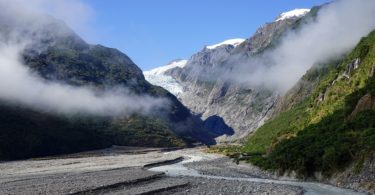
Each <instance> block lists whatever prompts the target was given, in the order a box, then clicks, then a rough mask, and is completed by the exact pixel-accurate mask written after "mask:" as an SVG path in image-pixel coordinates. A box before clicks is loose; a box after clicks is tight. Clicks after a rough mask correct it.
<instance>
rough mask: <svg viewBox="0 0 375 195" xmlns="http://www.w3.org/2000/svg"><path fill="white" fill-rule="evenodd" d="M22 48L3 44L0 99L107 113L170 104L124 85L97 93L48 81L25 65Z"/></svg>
mask: <svg viewBox="0 0 375 195" xmlns="http://www.w3.org/2000/svg"><path fill="white" fill-rule="evenodd" d="M21 51H22V47H20V46H18V45H16V44H11V45H9V44H2V45H0V89H1V90H0V99H3V100H7V101H11V102H15V103H20V104H22V105H27V106H29V107H32V108H35V109H42V110H44V111H48V112H57V113H63V114H81V113H84V114H87V113H88V114H98V115H108V116H115V115H128V114H132V113H140V114H148V113H149V112H151V111H152V110H155V109H157V108H160V107H162V106H166V105H167V104H168V102H167V101H166V100H165V99H162V98H154V97H151V96H148V95H143V96H139V95H135V94H132V93H131V92H130V91H129V90H126V89H124V88H117V89H111V90H107V91H102V92H98V91H95V90H93V89H91V88H89V87H76V86H70V85H67V84H63V83H58V82H50V81H46V80H44V79H42V78H40V77H39V76H38V75H37V74H35V73H33V72H32V71H31V70H29V69H28V68H27V67H26V66H25V65H24V64H22V59H20V55H19V54H20V52H21Z"/></svg>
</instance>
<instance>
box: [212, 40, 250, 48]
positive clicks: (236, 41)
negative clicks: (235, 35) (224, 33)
mask: <svg viewBox="0 0 375 195" xmlns="http://www.w3.org/2000/svg"><path fill="white" fill-rule="evenodd" d="M244 41H245V39H229V40H226V41H223V42H221V43H218V44H215V45H210V46H206V48H207V49H215V48H217V47H220V46H222V45H233V46H234V47H236V46H237V45H239V44H241V43H242V42H244Z"/></svg>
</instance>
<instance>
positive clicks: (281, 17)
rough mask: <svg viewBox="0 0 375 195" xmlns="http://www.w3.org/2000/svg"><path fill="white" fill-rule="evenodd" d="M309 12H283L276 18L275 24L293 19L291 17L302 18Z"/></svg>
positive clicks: (305, 10)
mask: <svg viewBox="0 0 375 195" xmlns="http://www.w3.org/2000/svg"><path fill="white" fill-rule="evenodd" d="M309 12H310V9H294V10H291V11H288V12H284V13H282V14H280V15H279V16H278V17H277V19H276V22H277V21H281V20H285V19H288V18H293V17H302V16H304V15H306V14H307V13H309Z"/></svg>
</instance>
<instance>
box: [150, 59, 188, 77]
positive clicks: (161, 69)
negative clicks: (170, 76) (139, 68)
mask: <svg viewBox="0 0 375 195" xmlns="http://www.w3.org/2000/svg"><path fill="white" fill-rule="evenodd" d="M186 63H187V60H174V61H172V62H170V63H169V64H167V65H165V66H161V67H158V68H155V69H152V70H149V71H145V72H143V74H147V75H160V74H163V73H165V72H166V71H167V70H170V69H172V68H176V67H180V68H183V67H185V65H186Z"/></svg>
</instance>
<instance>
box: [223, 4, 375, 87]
mask: <svg viewBox="0 0 375 195" xmlns="http://www.w3.org/2000/svg"><path fill="white" fill-rule="evenodd" d="M374 18H375V1H372V0H355V1H353V0H339V1H335V2H332V3H330V4H328V5H325V6H324V7H323V8H322V9H321V10H320V11H319V13H318V15H317V18H316V20H311V21H309V22H308V23H307V24H305V25H303V26H302V28H301V29H300V30H297V31H290V32H289V33H287V35H286V36H284V37H283V38H282V40H281V44H280V45H278V46H277V47H276V48H275V49H273V50H269V51H267V52H265V53H264V54H263V55H261V56H258V57H250V58H247V59H246V60H244V57H243V56H234V57H233V58H232V59H230V60H229V61H228V63H229V64H231V66H230V67H232V68H233V69H232V70H227V69H225V68H224V70H220V72H222V76H223V77H225V78H227V79H230V80H234V81H237V82H239V83H242V84H245V85H250V86H267V87H269V88H271V89H277V90H278V91H280V92H285V91H286V90H288V89H290V88H291V87H292V86H293V85H294V84H295V83H296V82H297V81H298V80H299V79H300V78H301V77H302V76H303V74H305V73H306V71H307V70H308V69H309V68H311V67H312V66H313V65H314V64H319V63H324V62H327V61H329V60H332V59H337V58H339V57H342V56H343V55H344V54H345V53H347V52H349V51H350V50H351V49H352V48H353V47H354V46H355V45H356V44H357V43H358V42H359V40H360V38H361V37H363V36H366V35H367V34H368V33H369V32H371V31H372V30H374V29H375V20H374ZM223 67H226V65H224V66H223Z"/></svg>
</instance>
